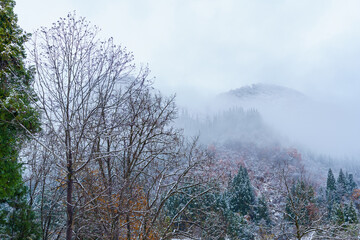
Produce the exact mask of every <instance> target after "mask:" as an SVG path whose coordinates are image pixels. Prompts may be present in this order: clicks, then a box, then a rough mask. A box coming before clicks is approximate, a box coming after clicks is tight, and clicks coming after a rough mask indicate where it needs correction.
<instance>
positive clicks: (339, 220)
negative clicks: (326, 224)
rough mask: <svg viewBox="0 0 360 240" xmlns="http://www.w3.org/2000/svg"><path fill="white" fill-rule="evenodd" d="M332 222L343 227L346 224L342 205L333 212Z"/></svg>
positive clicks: (337, 205) (336, 206)
mask: <svg viewBox="0 0 360 240" xmlns="http://www.w3.org/2000/svg"><path fill="white" fill-rule="evenodd" d="M332 221H333V222H334V223H336V224H337V225H342V224H344V222H345V218H344V209H343V207H342V206H341V204H336V205H335V206H334V208H333V212H332Z"/></svg>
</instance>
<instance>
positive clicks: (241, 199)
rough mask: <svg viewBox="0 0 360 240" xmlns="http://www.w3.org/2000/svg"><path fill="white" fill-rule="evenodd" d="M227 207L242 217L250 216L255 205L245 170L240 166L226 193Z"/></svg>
mask: <svg viewBox="0 0 360 240" xmlns="http://www.w3.org/2000/svg"><path fill="white" fill-rule="evenodd" d="M228 197H229V206H230V209H231V210H232V211H234V212H238V213H240V214H242V215H246V214H250V213H251V209H252V206H253V205H254V203H255V195H254V190H253V187H252V186H251V183H250V179H249V175H248V172H247V170H246V168H244V167H243V166H240V169H239V171H238V173H237V175H236V176H235V177H234V179H233V181H232V182H231V185H230V187H229V191H228Z"/></svg>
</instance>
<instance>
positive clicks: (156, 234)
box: [28, 14, 208, 240]
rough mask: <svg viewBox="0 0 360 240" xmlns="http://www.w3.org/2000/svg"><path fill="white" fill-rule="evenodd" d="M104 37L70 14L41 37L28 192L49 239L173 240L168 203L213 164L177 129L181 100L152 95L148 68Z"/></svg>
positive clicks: (36, 44) (37, 37)
mask: <svg viewBox="0 0 360 240" xmlns="http://www.w3.org/2000/svg"><path fill="white" fill-rule="evenodd" d="M97 33H98V29H97V28H96V27H92V26H90V25H89V23H88V22H87V21H86V20H85V19H83V18H80V19H77V18H76V17H75V15H74V14H69V15H68V16H67V18H61V19H60V20H59V21H58V22H57V23H55V24H53V26H52V27H51V28H42V29H40V30H39V31H38V32H37V33H35V34H34V39H33V45H32V50H31V57H32V61H33V62H34V64H35V67H36V73H37V75H36V81H35V86H36V91H37V93H38V101H37V102H35V103H36V104H38V107H39V109H40V110H41V113H42V128H43V131H42V133H41V134H40V135H39V136H37V137H38V139H37V143H36V144H34V145H32V146H30V148H31V153H32V154H30V155H29V156H28V161H29V166H30V168H29V170H30V174H29V184H30V188H31V194H30V196H31V199H33V204H34V205H36V206H37V207H38V210H39V212H40V215H41V223H42V229H43V239H63V238H66V239H67V240H71V239H83V238H84V237H86V238H97V239H99V238H101V239H120V238H126V239H129V240H130V239H159V238H164V237H165V236H170V235H169V234H168V233H169V232H170V231H171V227H170V225H171V224H173V222H174V221H171V222H168V223H167V224H165V225H164V223H163V222H162V220H163V217H164V216H163V208H164V205H165V203H166V201H167V200H168V199H169V198H170V197H171V196H172V195H174V194H175V193H178V192H181V191H182V189H183V187H184V186H190V185H196V184H202V183H203V182H204V181H205V180H204V178H201V177H197V176H199V175H200V174H199V173H200V172H201V171H203V169H202V168H201V164H203V163H204V162H206V161H207V160H208V156H207V155H206V152H205V151H202V150H200V149H199V148H198V147H197V144H196V141H193V142H190V143H189V142H187V141H186V140H185V139H184V138H183V137H182V134H181V131H179V130H177V129H174V128H173V127H172V126H171V125H172V121H173V120H174V118H175V117H176V107H175V104H174V97H170V98H164V97H162V96H161V94H160V93H157V92H156V91H155V90H154V89H152V87H151V80H148V74H149V70H148V69H147V68H146V67H145V68H140V69H138V68H136V67H135V65H134V64H133V55H132V54H131V53H129V52H127V51H126V49H125V48H122V47H120V46H116V45H114V44H113V41H112V39H109V40H107V41H100V40H97ZM61 202H63V203H64V205H62V204H61ZM63 206H66V207H65V208H63ZM63 215H64V216H66V221H65V220H64V218H63V217H62V216H63Z"/></svg>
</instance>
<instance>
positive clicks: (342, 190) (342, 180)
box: [336, 169, 346, 202]
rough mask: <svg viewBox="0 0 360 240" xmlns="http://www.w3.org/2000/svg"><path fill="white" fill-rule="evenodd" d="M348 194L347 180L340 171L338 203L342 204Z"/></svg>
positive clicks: (337, 183) (337, 186) (337, 188)
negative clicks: (343, 198)
mask: <svg viewBox="0 0 360 240" xmlns="http://www.w3.org/2000/svg"><path fill="white" fill-rule="evenodd" d="M345 194H346V178H345V174H344V173H343V170H342V169H340V172H339V176H338V179H337V181H336V197H337V201H338V202H340V201H341V199H342V197H343V196H344V195H345Z"/></svg>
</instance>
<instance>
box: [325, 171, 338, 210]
mask: <svg viewBox="0 0 360 240" xmlns="http://www.w3.org/2000/svg"><path fill="white" fill-rule="evenodd" d="M335 199H336V181H335V177H334V174H333V172H332V170H331V168H329V171H328V177H327V181H326V201H327V207H328V212H329V213H331V211H332V206H333V203H334V201H335ZM329 215H330V214H329Z"/></svg>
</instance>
